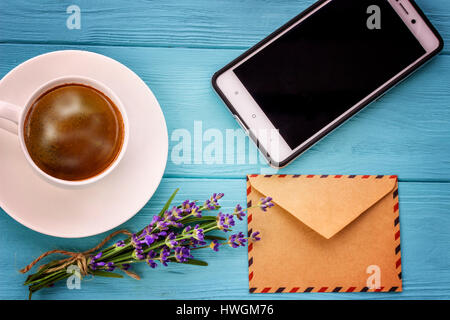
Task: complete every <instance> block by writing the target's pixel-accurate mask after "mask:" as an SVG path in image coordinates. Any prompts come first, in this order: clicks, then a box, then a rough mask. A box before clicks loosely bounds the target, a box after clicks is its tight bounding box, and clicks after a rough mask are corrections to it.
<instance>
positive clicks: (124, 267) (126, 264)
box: [122, 263, 131, 270]
mask: <svg viewBox="0 0 450 320" xmlns="http://www.w3.org/2000/svg"><path fill="white" fill-rule="evenodd" d="M130 268H131V264H129V263H124V264H123V265H122V269H123V270H128V269H130Z"/></svg>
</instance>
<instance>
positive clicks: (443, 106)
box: [0, 44, 450, 181]
mask: <svg viewBox="0 0 450 320" xmlns="http://www.w3.org/2000/svg"><path fill="white" fill-rule="evenodd" d="M67 48H72V49H73V48H74V47H73V46H56V45H46V46H43V45H10V44H3V45H0V61H2V63H1V64H0V76H3V75H4V74H6V72H7V71H9V70H10V69H11V68H13V67H14V66H15V65H17V64H18V63H20V62H22V61H25V60H27V59H29V58H31V57H33V56H35V55H38V54H41V53H44V52H49V51H53V50H61V49H67ZM76 48H77V49H84V50H90V51H94V52H98V53H101V54H105V55H107V56H110V57H112V58H114V59H117V60H118V61H120V62H122V63H124V64H125V65H127V66H128V67H129V68H131V69H132V70H134V71H135V72H137V74H138V75H139V76H140V77H141V78H142V79H143V80H144V81H145V82H146V83H147V84H148V86H149V87H150V88H151V89H152V90H153V92H154V93H155V95H156V97H157V99H158V100H159V102H160V104H161V107H162V110H163V112H164V115H165V117H166V121H167V125H168V130H169V138H171V141H170V147H169V159H168V164H167V169H166V172H165V175H166V176H167V177H187V176H188V177H227V178H241V177H242V176H244V175H245V174H247V173H260V172H262V173H264V172H265V171H267V170H268V167H267V165H266V163H265V161H264V160H262V159H256V160H257V162H256V164H251V162H250V161H251V160H252V159H250V156H249V155H250V154H251V155H256V151H255V148H254V146H253V143H251V148H252V150H254V151H255V152H253V153H251V152H249V150H248V148H249V145H250V143H249V141H248V140H247V141H246V148H245V149H242V150H240V149H239V148H237V143H234V144H233V145H234V147H235V152H236V155H234V154H231V161H230V162H227V161H226V160H227V159H226V152H225V151H226V150H225V147H226V144H225V143H226V141H225V140H226V139H225V138H226V130H227V129H231V130H237V129H238V125H237V123H236V122H235V121H234V119H233V118H232V116H231V114H230V113H229V111H228V110H227V108H226V107H225V105H224V104H223V103H222V102H221V101H220V100H219V98H218V97H217V96H216V94H215V93H214V92H213V90H212V88H211V84H210V79H211V75H212V74H213V73H214V71H215V70H217V69H218V68H219V67H220V66H222V65H224V64H225V63H226V62H227V61H229V60H230V59H232V58H233V57H235V56H237V55H238V54H239V53H240V52H241V51H240V50H210V49H185V48H176V49H173V48H172V49H170V48H127V47H103V46H95V47H91V46H77V47H76ZM449 101H450V56H446V55H441V56H439V57H437V58H436V59H435V60H434V61H432V62H431V63H429V64H428V65H427V66H425V67H424V68H422V69H421V70H420V71H419V72H418V73H417V74H415V75H414V76H413V77H411V78H410V79H408V80H406V82H404V83H402V84H400V85H399V86H398V87H397V88H395V89H393V90H392V91H391V92H389V93H388V94H387V95H386V96H385V97H384V98H383V99H382V100H381V101H380V102H378V103H375V104H372V105H370V106H368V107H367V108H366V109H364V110H363V111H362V112H360V113H359V114H358V115H356V116H355V117H353V118H352V119H351V120H350V121H348V122H347V123H346V124H344V125H343V126H341V127H340V128H339V129H337V130H335V131H334V132H333V133H331V134H330V135H329V136H328V137H326V138H325V139H323V140H322V141H321V142H319V143H318V144H316V145H315V146H314V147H312V148H311V149H310V150H309V151H307V152H306V153H305V154H304V155H302V156H301V158H300V160H298V161H295V162H293V163H292V164H290V165H289V166H288V167H286V168H285V169H283V170H281V171H280V172H282V173H303V172H305V173H310V174H333V173H339V174H398V175H399V177H400V179H401V180H402V181H423V180H426V181H450V157H448V155H450V126H449V125H448V121H449V120H448V119H450V105H449ZM195 121H201V122H202V127H203V134H204V133H205V131H206V130H208V129H215V130H218V131H219V133H220V134H221V135H222V136H223V139H222V141H223V145H221V144H220V143H219V149H220V150H224V156H223V157H222V158H221V159H220V158H218V159H217V161H216V162H215V163H208V162H207V161H206V158H205V159H202V160H201V161H200V162H199V163H195V162H194V160H195V159H194V158H193V154H194V122H195ZM182 128H184V129H187V130H188V131H189V134H190V137H191V139H186V140H187V141H189V142H190V143H191V146H190V148H189V149H190V150H191V155H192V157H190V158H189V159H191V163H190V164H189V163H181V164H178V163H176V161H174V160H176V159H175V158H174V154H176V150H174V149H173V148H174V146H176V145H177V144H178V143H179V140H178V139H175V138H176V136H175V134H176V131H175V130H178V129H182ZM200 137H201V135H200ZM218 141H219V142H220V139H218ZM209 144H211V142H208V141H206V140H205V142H204V143H203V148H202V149H203V151H204V153H206V152H207V151H206V148H207V146H208V145H209ZM238 159H244V161H243V162H240V163H238ZM253 163H255V162H253ZM269 172H270V171H269Z"/></svg>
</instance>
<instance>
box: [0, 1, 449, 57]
mask: <svg viewBox="0 0 450 320" xmlns="http://www.w3.org/2000/svg"><path fill="white" fill-rule="evenodd" d="M314 2H315V0H295V1H292V0H271V1H267V0H245V1H227V0H214V1H211V0H188V1H179V0H165V1H148V0H133V1H122V0H108V1H98V0H97V1H91V0H78V1H75V2H74V3H76V4H78V5H79V7H80V8H81V12H82V27H81V30H68V29H67V28H66V25H65V22H66V19H67V17H68V14H66V8H67V7H68V6H69V5H70V4H72V2H65V1H59V0H48V1H45V5H42V1H40V0H32V1H1V2H0V12H1V17H2V19H0V30H1V31H2V32H1V33H0V42H33V43H36V42H39V43H77V44H90V45H121V46H162V47H202V48H205V47H207V48H209V47H214V48H248V47H250V46H252V45H253V44H255V43H256V42H257V41H259V40H261V39H262V38H264V37H265V36H266V35H268V34H269V33H271V32H272V31H274V30H275V29H276V28H278V27H279V26H281V25H282V24H284V23H285V22H286V21H288V20H289V19H291V18H293V17H294V16H296V15H297V14H298V13H300V12H301V11H303V10H304V9H306V8H307V7H309V6H310V5H311V4H313V3H314ZM417 3H418V4H419V5H420V6H421V7H422V9H423V10H424V12H425V13H426V14H427V15H428V16H429V17H430V19H431V20H432V22H433V23H434V24H435V25H436V27H437V28H438V29H439V31H440V32H441V33H442V35H443V36H444V37H445V38H449V36H450V13H449V11H450V10H449V9H450V2H449V1H447V0H431V1H430V0H417Z"/></svg>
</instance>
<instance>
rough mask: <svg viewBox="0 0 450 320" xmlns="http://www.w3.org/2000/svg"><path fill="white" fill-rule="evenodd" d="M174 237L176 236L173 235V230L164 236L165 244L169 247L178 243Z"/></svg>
mask: <svg viewBox="0 0 450 320" xmlns="http://www.w3.org/2000/svg"><path fill="white" fill-rule="evenodd" d="M176 238H177V236H176V235H175V233H173V232H171V233H169V235H168V236H167V238H166V245H167V246H168V247H169V248H173V247H175V246H176V245H178V241H176V240H175V239H176Z"/></svg>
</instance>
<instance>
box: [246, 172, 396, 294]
mask: <svg viewBox="0 0 450 320" xmlns="http://www.w3.org/2000/svg"><path fill="white" fill-rule="evenodd" d="M258 176H259V174H251V175H248V176H247V197H248V196H249V195H250V193H251V192H252V187H251V185H250V183H249V181H248V178H249V177H250V178H255V177H258ZM263 177H264V178H272V179H283V178H286V177H291V178H306V179H311V178H314V177H315V178H321V179H324V178H334V179H396V180H398V177H397V176H396V175H387V176H385V175H377V176H373V175H314V174H309V175H299V174H296V175H287V174H280V175H271V174H268V175H263ZM393 200H394V207H393V215H394V241H395V256H396V262H395V268H396V270H397V272H398V278H399V279H402V259H401V252H400V251H401V250H400V215H399V202H398V187H397V186H396V189H395V190H394V192H393ZM251 206H252V202H251V200H249V201H248V202H247V208H250V207H251ZM251 222H252V215H251V214H250V213H249V214H248V216H247V224H248V236H249V237H250V236H251V234H252V233H253V229H252V228H251ZM252 250H253V243H251V242H250V243H249V245H248V271H249V274H248V281H249V284H250V285H251V281H252V279H253V278H254V276H255V274H254V271H253V270H252V265H253V263H254V260H253V256H252ZM368 291H369V288H368V287H359V288H358V287H346V288H344V287H303V288H302V287H292V288H286V287H279V288H276V287H265V288H255V287H250V288H249V292H250V293H301V292H341V293H351V292H368ZM396 291H400V290H399V287H391V288H385V287H381V288H379V289H376V290H373V291H372V290H370V292H396Z"/></svg>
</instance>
